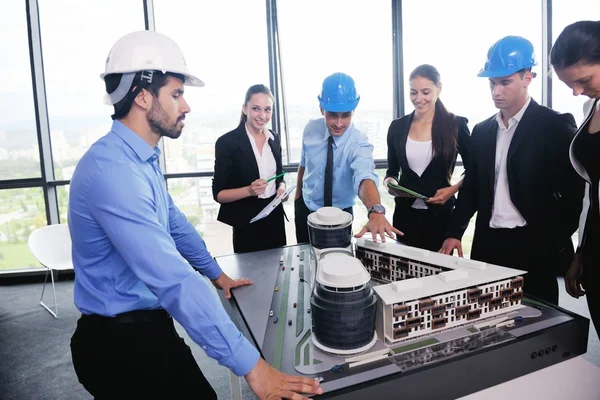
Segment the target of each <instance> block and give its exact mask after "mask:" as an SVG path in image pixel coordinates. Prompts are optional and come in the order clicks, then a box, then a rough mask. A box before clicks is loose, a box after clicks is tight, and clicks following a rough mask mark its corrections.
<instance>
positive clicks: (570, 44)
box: [550, 21, 600, 332]
mask: <svg viewBox="0 0 600 400" xmlns="http://www.w3.org/2000/svg"><path fill="white" fill-rule="evenodd" d="M550 63H551V64H552V67H553V68H554V71H555V72H556V75H558V78H559V79H560V80H561V81H563V82H564V83H565V84H566V85H567V86H568V87H570V88H571V89H572V90H573V95H574V96H579V95H580V94H583V95H584V96H588V97H589V98H590V99H589V100H588V101H587V102H586V103H585V105H584V113H585V119H584V121H583V123H582V124H581V125H580V127H579V129H578V130H577V133H576V135H575V138H574V139H573V141H572V142H571V149H570V157H571V163H572V164H573V168H575V170H576V171H577V173H579V175H581V177H582V178H583V179H585V181H586V184H585V195H584V197H583V207H582V213H581V218H580V219H579V246H578V247H577V251H576V252H575V256H574V258H573V261H572V262H571V266H570V267H569V269H568V270H567V273H566V275H565V286H566V289H567V293H569V294H570V295H571V296H573V297H575V298H578V297H579V296H583V295H585V297H586V298H587V303H588V308H589V309H590V315H591V317H592V321H593V323H594V326H595V328H596V332H598V330H599V329H600V206H599V204H600V187H599V186H600V100H599V99H600V21H579V22H575V23H574V24H571V25H569V26H567V27H566V28H565V29H564V30H563V31H562V32H561V34H560V35H558V38H557V39H556V42H555V43H554V46H552V51H551V53H550ZM584 289H585V291H584Z"/></svg>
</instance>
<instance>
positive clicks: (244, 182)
mask: <svg viewBox="0 0 600 400" xmlns="http://www.w3.org/2000/svg"><path fill="white" fill-rule="evenodd" d="M271 134H272V135H273V139H271V138H269V139H268V144H269V148H270V149H271V152H272V153H273V157H274V158H275V164H276V167H277V175H279V174H281V173H282V172H283V166H282V161H281V139H280V137H279V135H278V134H277V133H275V132H272V131H271ZM265 150H266V149H265ZM259 178H260V176H259V170H258V164H257V161H256V157H255V156H254V152H253V150H252V145H251V143H250V139H249V138H248V134H247V133H246V127H245V125H244V124H240V126H238V127H237V128H236V129H234V130H232V131H230V132H228V133H226V134H224V135H223V136H221V137H220V138H219V139H218V140H217V142H216V144H215V173H214V177H213V187H212V189H213V197H214V199H215V200H216V201H217V202H218V200H217V196H218V194H219V192H220V191H222V190H226V189H236V188H241V187H245V186H249V185H250V184H251V183H252V182H253V181H255V180H256V179H259ZM263 178H265V179H267V178H269V177H263ZM275 182H276V184H275V187H278V186H279V184H280V183H281V182H283V177H280V178H277V179H276V181H275ZM274 198H275V196H272V197H270V198H268V199H260V198H258V197H256V196H250V197H245V198H243V199H240V200H236V201H233V202H230V203H223V204H221V207H220V209H219V214H218V216H217V219H218V220H219V221H221V222H223V223H226V224H227V225H231V226H232V227H233V248H234V251H235V252H236V253H240V252H248V251H258V250H265V249H271V248H275V247H280V246H285V244H286V236H285V225H284V220H283V219H284V212H283V206H282V205H279V206H278V207H277V208H276V209H275V210H274V211H273V212H272V213H271V214H270V215H269V216H268V217H266V218H264V219H262V220H259V221H257V222H255V223H252V224H250V220H251V219H252V218H254V217H255V216H256V215H257V214H258V213H259V212H260V211H261V210H262V209H263V208H264V207H266V206H267V205H268V204H269V203H270V202H271V201H272V200H273V199H274Z"/></svg>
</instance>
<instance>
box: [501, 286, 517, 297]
mask: <svg viewBox="0 0 600 400" xmlns="http://www.w3.org/2000/svg"><path fill="white" fill-rule="evenodd" d="M513 293H514V289H510V288H508V289H502V290H501V291H500V296H502V297H504V298H507V297H510V295H511V294H513Z"/></svg>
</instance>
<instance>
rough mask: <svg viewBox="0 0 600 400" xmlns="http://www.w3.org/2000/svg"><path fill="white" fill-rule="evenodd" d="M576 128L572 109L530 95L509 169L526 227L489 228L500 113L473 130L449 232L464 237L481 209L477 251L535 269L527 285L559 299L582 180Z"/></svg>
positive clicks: (513, 143)
mask: <svg viewBox="0 0 600 400" xmlns="http://www.w3.org/2000/svg"><path fill="white" fill-rule="evenodd" d="M575 131H576V125H575V120H574V119H573V116H572V115H571V114H559V113H557V112H555V111H553V110H551V109H549V108H547V107H543V106H540V105H539V104H537V103H536V102H535V101H534V100H531V102H530V104H529V106H528V107H527V109H526V110H525V112H524V113H523V115H522V118H521V119H520V121H519V123H518V125H517V128H516V131H515V132H514V136H513V138H512V140H511V142H510V145H509V148H508V153H507V161H506V169H507V178H508V186H509V194H510V199H511V201H512V203H513V204H514V206H515V207H516V209H517V210H518V212H519V213H520V214H521V215H522V216H523V218H524V219H525V221H526V223H527V224H526V226H525V227H520V228H513V229H493V228H490V226H489V224H490V219H491V217H492V214H493V207H494V192H495V188H494V185H495V168H496V167H495V159H496V140H497V134H498V122H497V121H496V116H495V115H494V116H492V117H490V118H488V119H487V120H485V121H483V122H481V123H479V124H477V125H476V126H475V128H474V129H473V133H472V135H471V149H472V154H473V157H472V160H471V163H470V164H469V169H468V171H467V173H466V175H465V180H464V182H463V186H462V188H461V190H460V191H459V194H458V200H457V202H456V207H455V210H454V215H453V219H452V224H451V226H450V230H449V234H448V237H452V238H457V239H459V240H460V238H461V237H462V235H463V233H464V231H465V229H466V227H467V225H468V223H469V220H470V219H471V217H472V216H473V214H474V213H475V212H477V220H476V224H475V235H474V240H473V247H472V250H471V258H472V259H476V260H480V261H485V262H489V263H493V264H499V265H503V266H507V267H513V268H519V269H523V270H526V271H528V274H527V275H526V276H525V291H526V292H528V293H529V294H530V295H533V296H536V297H540V298H542V299H544V300H547V301H549V302H553V303H558V284H557V282H556V274H557V270H558V269H559V268H565V265H562V264H561V265H557V263H559V261H558V260H562V258H561V257H564V259H565V260H567V259H569V258H570V257H569V256H565V253H564V252H566V253H570V254H571V255H572V254H573V244H572V242H571V236H572V235H573V233H574V232H575V230H576V229H577V222H578V216H579V212H580V210H581V204H580V199H581V196H582V193H583V181H582V180H581V178H580V177H579V176H578V175H577V174H576V173H575V170H574V169H573V167H572V166H571V164H570V161H569V144H570V142H571V140H572V139H573V136H574V134H575Z"/></svg>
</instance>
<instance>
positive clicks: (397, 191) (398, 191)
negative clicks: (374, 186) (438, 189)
mask: <svg viewBox="0 0 600 400" xmlns="http://www.w3.org/2000/svg"><path fill="white" fill-rule="evenodd" d="M386 185H387V188H388V189H389V190H390V191H391V192H392V193H394V196H402V195H403V194H408V195H410V196H412V197H416V198H417V199H422V200H427V199H429V197H427V196H423V195H422V194H420V193H417V192H414V191H412V190H410V189H408V188H405V187H404V186H400V185H394V184H393V183H392V182H389V181H388V182H386Z"/></svg>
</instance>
